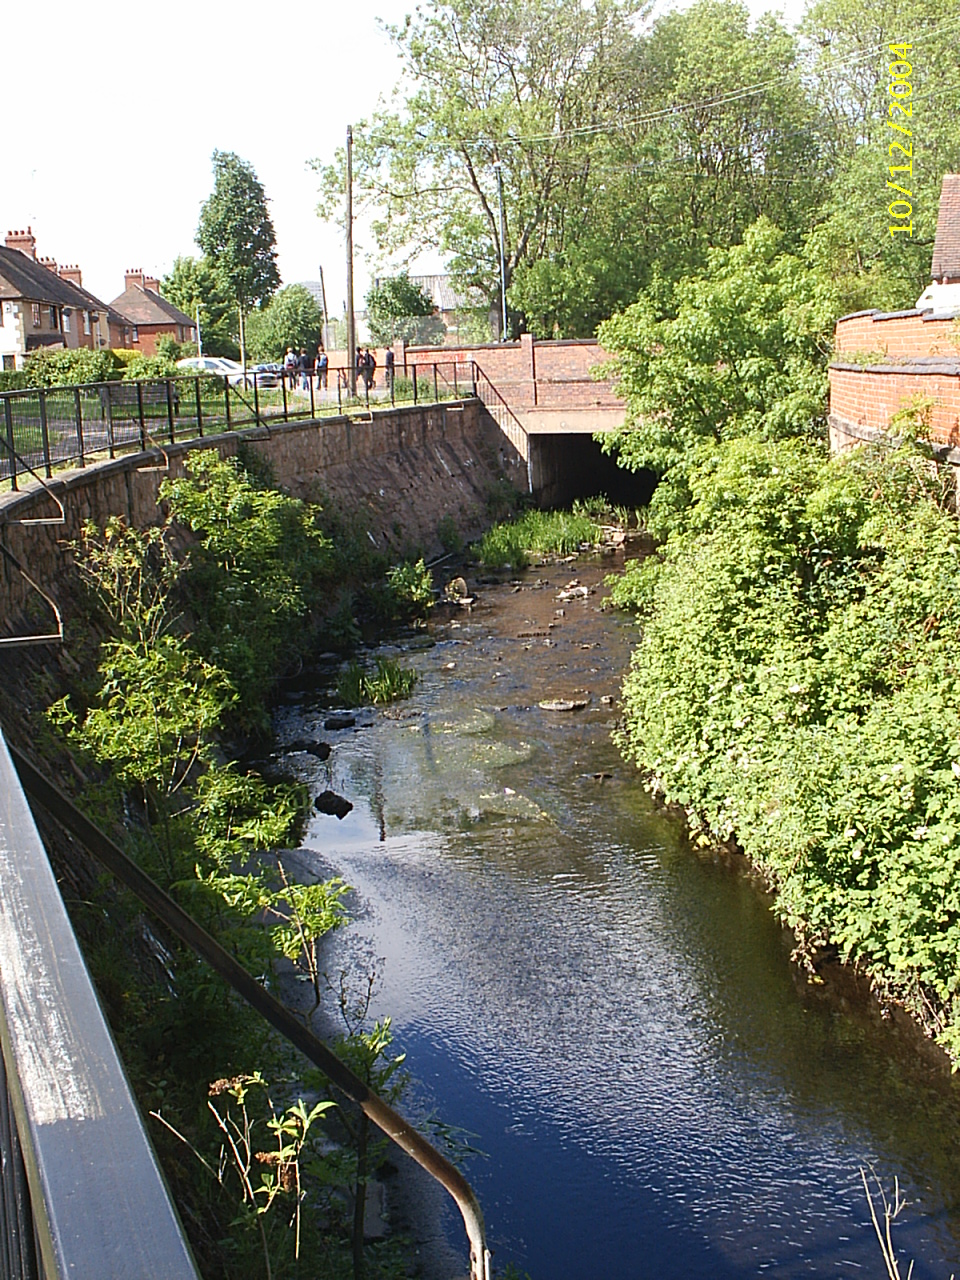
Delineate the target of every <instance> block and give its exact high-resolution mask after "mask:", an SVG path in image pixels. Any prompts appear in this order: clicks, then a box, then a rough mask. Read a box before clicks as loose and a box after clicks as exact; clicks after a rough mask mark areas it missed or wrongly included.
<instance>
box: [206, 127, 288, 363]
mask: <svg viewBox="0 0 960 1280" xmlns="http://www.w3.org/2000/svg"><path fill="white" fill-rule="evenodd" d="M213 171H214V186H213V193H212V194H211V196H210V197H209V199H208V200H206V201H205V202H204V205H203V207H202V209H201V210H200V224H199V226H198V227H197V236H196V239H197V244H198V245H199V246H200V248H201V249H202V250H203V251H204V253H205V254H206V256H207V257H208V258H209V259H210V262H211V264H212V265H213V266H214V267H215V268H216V269H217V271H218V272H219V274H220V276H221V278H222V279H223V281H224V283H225V284H226V285H227V287H228V289H229V292H230V296H231V298H232V299H233V301H234V302H235V303H236V306H237V311H238V314H239V319H240V357H241V359H242V360H243V361H244V363H246V350H245V343H244V332H243V328H244V319H245V317H246V314H247V312H248V311H249V310H250V308H251V307H252V306H254V305H255V304H256V303H259V304H260V305H261V306H262V305H263V304H265V303H266V302H267V301H268V300H269V299H270V298H271V297H272V296H273V294H274V293H275V292H276V290H277V288H278V287H279V284H280V273H279V272H278V270H277V251H276V234H275V232H274V229H273V221H272V219H271V217H270V211H269V209H268V208H267V197H266V193H265V192H264V189H263V187H262V185H261V184H260V182H259V180H258V179H257V175H256V173H255V172H254V170H253V166H252V165H250V164H247V162H246V161H244V160H241V159H240V157H239V156H238V155H235V154H234V153H233V152H232V151H214V153H213Z"/></svg>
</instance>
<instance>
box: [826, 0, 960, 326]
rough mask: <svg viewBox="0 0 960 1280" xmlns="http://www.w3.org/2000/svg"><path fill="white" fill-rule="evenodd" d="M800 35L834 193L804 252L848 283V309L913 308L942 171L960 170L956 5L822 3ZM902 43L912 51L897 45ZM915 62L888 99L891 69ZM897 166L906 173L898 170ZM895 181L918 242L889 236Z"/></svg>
mask: <svg viewBox="0 0 960 1280" xmlns="http://www.w3.org/2000/svg"><path fill="white" fill-rule="evenodd" d="M802 30H803V32H804V34H805V35H806V37H807V38H808V41H809V47H810V50H811V54H810V57H809V71H810V74H811V80H812V81H813V82H815V83H816V85H817V86H818V94H819V97H820V101H821V103H822V106H823V125H822V128H821V131H820V145H819V148H818V149H819V151H820V154H821V156H822V158H823V169H822V181H823V185H824V189H825V190H826V191H827V192H828V199H827V200H826V201H825V202H824V205H823V217H822V218H821V220H820V221H819V223H818V225H817V227H816V229H815V231H814V233H813V235H812V236H811V238H810V243H809V246H808V253H809V255H810V257H811V259H812V260H814V261H816V262H818V263H820V264H821V266H822V267H823V269H824V270H825V271H827V272H829V273H830V274H831V275H833V276H834V277H839V278H841V279H842V280H843V281H844V286H845V293H846V297H847V302H846V309H847V310H850V311H854V310H859V309H860V308H863V307H890V308H899V307H910V306H913V304H914V302H915V301H916V299H917V297H918V295H919V294H920V292H921V290H922V289H923V288H924V287H925V286H926V285H927V284H928V283H929V280H930V262H931V257H932V250H933V239H934V234H935V232H936V225H937V210H938V205H939V196H940V185H941V182H942V179H943V175H944V173H956V172H957V170H958V168H960V117H958V115H957V110H956V104H957V101H958V100H960V44H958V40H957V37H958V35H960V14H958V12H957V6H956V3H955V0H875V2H872V3H871V4H870V5H869V6H864V5H862V4H860V3H859V0H817V3H815V4H813V5H812V6H811V8H810V9H809V10H808V12H807V14H806V16H805V18H804V23H803V27H802ZM904 42H906V43H907V44H909V45H910V48H908V49H900V50H898V51H897V52H892V51H891V50H890V47H889V46H890V45H891V44H900V45H902V44H903V43H904ZM904 54H905V59H904V60H901V57H902V55H904ZM894 64H896V65H895V66H894ZM908 64H909V72H908V73H907V74H906V75H905V77H904V83H905V85H906V87H905V88H903V87H901V88H895V90H894V93H891V86H893V84H894V80H893V77H892V76H891V71H892V70H895V71H898V72H902V73H903V72H907V66H908ZM895 95H896V96H895ZM901 95H902V96H901ZM896 124H899V125H900V126H901V127H900V129H894V128H893V127H892V126H893V125H896ZM904 129H906V130H909V134H905V133H903V132H902V130H904ZM895 143H900V144H901V145H900V146H899V147H897V146H895V145H894V144H895ZM911 153H912V154H911ZM891 165H894V166H896V165H910V166H911V167H910V169H909V171H904V170H901V171H900V172H898V173H894V174H891V172H890V169H889V166H891ZM891 178H898V179H899V185H902V186H903V187H904V188H905V189H907V190H908V191H909V192H910V201H909V203H910V205H911V207H912V218H911V221H912V232H913V234H912V235H909V234H906V233H905V232H894V233H893V234H892V235H891V233H890V226H891V224H893V225H896V223H895V220H894V219H893V218H891V216H890V212H889V205H890V203H891V201H893V200H895V199H897V195H898V193H897V192H894V191H892V190H890V189H889V188H888V187H887V181H888V180H890V179H891ZM901 208H902V206H901Z"/></svg>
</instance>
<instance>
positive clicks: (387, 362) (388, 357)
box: [383, 347, 396, 395]
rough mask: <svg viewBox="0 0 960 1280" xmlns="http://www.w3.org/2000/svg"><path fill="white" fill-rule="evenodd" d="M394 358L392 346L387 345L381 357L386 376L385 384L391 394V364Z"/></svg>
mask: <svg viewBox="0 0 960 1280" xmlns="http://www.w3.org/2000/svg"><path fill="white" fill-rule="evenodd" d="M395 358H396V357H395V356H394V354H393V347H387V350H386V354H385V355H384V357H383V368H384V374H385V377H386V384H385V385H386V388H387V390H388V391H389V392H390V394H391V395H393V365H394V360H395Z"/></svg>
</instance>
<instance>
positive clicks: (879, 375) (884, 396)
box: [830, 357, 960, 449]
mask: <svg viewBox="0 0 960 1280" xmlns="http://www.w3.org/2000/svg"><path fill="white" fill-rule="evenodd" d="M915 397H922V398H924V399H926V398H930V399H932V400H933V401H934V406H933V411H932V415H931V433H930V435H931V439H932V440H934V441H935V442H937V443H939V444H943V445H947V446H950V447H956V446H958V445H960V361H957V360H938V359H932V358H930V357H927V358H926V359H922V358H921V359H917V360H914V361H901V362H900V363H897V364H893V363H888V362H885V363H884V364H880V365H872V366H869V367H867V368H866V369H861V368H858V367H855V366H852V365H844V364H842V363H841V362H840V361H837V360H835V361H834V363H833V364H832V365H831V367H830V435H831V446H832V447H833V448H835V449H836V448H844V447H846V446H847V445H849V444H852V443H854V442H855V441H856V440H859V439H864V438H870V437H871V436H872V435H873V434H875V433H877V432H882V431H885V430H886V429H887V428H888V427H889V425H890V419H891V418H892V417H893V415H894V414H895V413H896V412H897V410H898V409H901V408H903V407H904V406H906V405H908V404H909V403H910V402H911V400H913V399H914V398H915ZM847 427H849V428H850V430H846V428H847Z"/></svg>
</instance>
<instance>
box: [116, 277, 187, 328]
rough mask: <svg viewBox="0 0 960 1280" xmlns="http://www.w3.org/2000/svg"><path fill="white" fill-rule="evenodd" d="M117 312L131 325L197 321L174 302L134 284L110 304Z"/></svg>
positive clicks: (152, 290)
mask: <svg viewBox="0 0 960 1280" xmlns="http://www.w3.org/2000/svg"><path fill="white" fill-rule="evenodd" d="M110 306H111V307H113V309H114V310H115V311H119V312H120V313H121V315H122V316H123V317H124V319H125V320H126V321H127V322H128V323H129V324H136V325H150V324H188V325H191V326H192V325H194V324H195V323H196V321H194V320H191V318H190V317H189V316H187V315H184V313H183V312H182V311H181V310H180V308H179V307H175V306H174V305H173V303H172V302H168V301H167V300H166V298H163V297H161V296H160V294H159V293H157V292H156V290H154V289H142V288H141V287H140V285H138V284H132V285H130V286H129V287H128V288H127V289H124V291H123V293H121V294H120V296H119V297H118V298H114V300H113V301H112V302H111V303H110Z"/></svg>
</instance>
